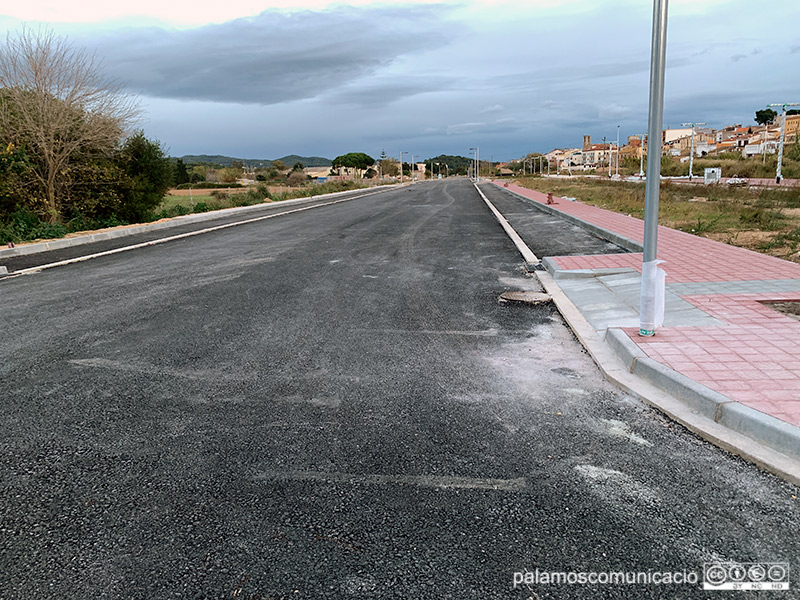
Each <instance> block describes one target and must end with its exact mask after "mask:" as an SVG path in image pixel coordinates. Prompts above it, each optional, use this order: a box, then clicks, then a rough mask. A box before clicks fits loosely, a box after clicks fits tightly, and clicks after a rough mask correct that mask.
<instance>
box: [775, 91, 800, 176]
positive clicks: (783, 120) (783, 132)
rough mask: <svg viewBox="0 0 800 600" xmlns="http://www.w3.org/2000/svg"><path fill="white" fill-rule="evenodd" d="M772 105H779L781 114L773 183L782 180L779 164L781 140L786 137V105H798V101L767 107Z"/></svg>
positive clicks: (781, 148)
mask: <svg viewBox="0 0 800 600" xmlns="http://www.w3.org/2000/svg"><path fill="white" fill-rule="evenodd" d="M773 106H780V107H781V109H782V116H781V141H780V142H779V143H778V170H777V171H776V173H775V183H780V182H781V180H783V175H782V174H781V165H782V164H783V142H784V140H785V139H786V107H787V106H800V102H786V103H785V104H769V105H767V107H768V108H772V107H773Z"/></svg>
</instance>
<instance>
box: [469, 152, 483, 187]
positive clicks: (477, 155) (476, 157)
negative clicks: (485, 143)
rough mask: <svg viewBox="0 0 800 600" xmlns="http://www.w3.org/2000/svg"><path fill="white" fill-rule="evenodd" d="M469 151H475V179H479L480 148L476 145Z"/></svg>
mask: <svg viewBox="0 0 800 600" xmlns="http://www.w3.org/2000/svg"><path fill="white" fill-rule="evenodd" d="M470 151H473V152H475V181H480V179H481V172H480V169H481V163H480V160H481V159H480V150H479V149H478V147H477V146H475V147H474V148H470Z"/></svg>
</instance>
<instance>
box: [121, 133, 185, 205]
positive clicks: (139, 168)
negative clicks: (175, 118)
mask: <svg viewBox="0 0 800 600" xmlns="http://www.w3.org/2000/svg"><path fill="white" fill-rule="evenodd" d="M116 162H117V164H118V165H119V167H120V169H121V170H122V172H123V173H124V174H125V178H126V180H125V183H124V185H123V186H122V202H121V206H120V209H119V215H120V216H121V217H122V218H123V219H126V220H128V221H138V220H142V219H144V218H146V217H147V216H148V215H149V214H150V212H151V211H152V210H153V209H154V208H155V207H156V206H158V205H159V204H160V203H161V201H162V200H163V198H164V194H165V193H166V192H167V190H168V189H169V186H170V183H171V182H172V167H171V165H170V163H169V159H168V158H167V156H166V153H165V152H164V149H163V148H162V147H161V145H160V144H159V143H158V142H154V141H152V140H149V139H147V138H146V137H145V136H144V133H143V132H141V131H138V132H136V133H135V134H134V135H132V136H131V137H129V138H128V139H127V140H125V144H124V145H123V146H122V148H121V150H120V151H119V153H118V155H117V161H116Z"/></svg>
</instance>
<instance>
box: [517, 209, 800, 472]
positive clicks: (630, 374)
mask: <svg viewBox="0 0 800 600" xmlns="http://www.w3.org/2000/svg"><path fill="white" fill-rule="evenodd" d="M515 195H518V194H515ZM559 214H561V213H559ZM542 263H543V264H544V265H545V266H546V267H547V266H548V265H551V266H552V265H554V263H553V262H552V261H550V262H549V263H548V259H547V258H545V259H543V260H542ZM534 274H535V276H536V277H537V278H538V280H539V282H540V283H541V284H542V287H543V288H544V289H545V291H546V292H547V293H549V294H550V295H551V296H552V298H553V302H554V303H555V305H556V307H557V308H558V310H559V312H560V313H561V314H562V316H563V317H564V319H565V320H566V321H567V324H568V325H569V327H570V329H572V331H573V333H574V334H575V336H576V337H577V338H578V341H580V343H581V344H582V345H583V347H584V348H585V349H586V351H587V352H588V353H589V355H590V356H591V357H592V359H593V360H594V361H595V363H597V366H598V367H599V368H600V370H601V371H602V373H603V374H604V376H605V377H606V378H607V379H608V380H609V381H611V382H612V383H614V384H616V385H617V386H619V387H620V388H622V389H623V390H625V391H627V392H628V393H630V394H631V395H633V396H635V397H637V398H639V399H640V400H642V401H643V402H645V403H646V404H649V405H650V406H653V407H654V408H656V409H658V410H659V411H661V412H662V413H664V414H666V415H667V416H668V417H670V418H671V419H673V420H675V421H677V422H678V423H680V424H681V425H683V426H685V427H686V428H687V429H689V430H690V431H692V432H694V433H695V434H697V435H699V436H700V437H702V438H703V439H705V440H707V441H709V442H711V443H713V444H715V445H717V446H719V447H720V448H722V449H724V450H726V451H728V452H730V453H732V454H735V455H737V456H741V457H742V458H744V459H746V460H748V461H750V462H752V463H754V464H756V465H757V466H758V467H760V468H762V469H764V470H767V471H769V472H771V473H773V474H775V475H778V476H779V477H781V478H782V479H785V480H786V481H789V482H790V483H792V484H794V485H798V486H800V428H797V427H794V426H793V425H789V424H788V423H784V422H783V421H780V420H779V419H776V418H775V417H772V416H770V415H766V414H764V413H760V412H758V411H756V410H753V409H751V408H749V407H747V406H744V405H742V404H740V403H738V402H734V401H732V400H730V399H729V398H727V397H726V396H723V395H722V394H719V393H718V392H715V391H714V390H711V389H709V388H707V387H706V386H703V385H701V384H699V383H697V382H696V381H694V380H692V379H689V378H688V377H686V376H684V375H681V374H680V373H678V372H676V371H674V370H673V369H670V368H668V367H666V366H664V365H662V364H661V363H659V362H657V361H655V360H653V359H651V358H649V357H648V356H647V355H646V354H645V352H644V351H643V350H642V349H641V348H639V346H637V345H636V343H635V342H633V340H631V339H630V338H629V337H628V335H627V334H625V332H624V331H622V330H621V329H619V328H609V329H608V330H606V335H605V339H603V338H601V337H600V334H599V333H598V332H597V331H596V330H595V329H594V327H592V325H591V324H590V323H589V322H588V321H587V320H586V318H585V317H584V316H583V313H581V311H580V310H579V309H578V307H577V306H575V304H574V303H573V302H572V301H571V300H570V299H569V298H568V297H567V295H566V294H565V293H564V291H563V290H562V289H561V287H560V286H559V285H558V282H557V281H556V278H555V277H554V271H552V270H546V271H536V272H534ZM586 276H588V275H586Z"/></svg>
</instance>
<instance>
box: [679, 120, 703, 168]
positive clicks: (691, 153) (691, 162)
mask: <svg viewBox="0 0 800 600" xmlns="http://www.w3.org/2000/svg"><path fill="white" fill-rule="evenodd" d="M701 125H705V123H681V127H691V128H692V142H691V147H690V148H689V181H691V180H692V169H693V168H694V128H695V127H700V126H701Z"/></svg>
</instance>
